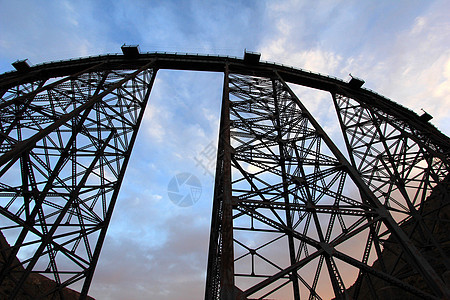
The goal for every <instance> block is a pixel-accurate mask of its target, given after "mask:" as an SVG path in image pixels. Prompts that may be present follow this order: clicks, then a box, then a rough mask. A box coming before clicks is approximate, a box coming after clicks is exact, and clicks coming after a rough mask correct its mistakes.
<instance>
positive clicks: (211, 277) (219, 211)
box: [205, 65, 236, 300]
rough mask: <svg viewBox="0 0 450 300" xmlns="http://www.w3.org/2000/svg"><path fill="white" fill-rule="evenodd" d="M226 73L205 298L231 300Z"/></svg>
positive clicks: (231, 215) (227, 74)
mask: <svg viewBox="0 0 450 300" xmlns="http://www.w3.org/2000/svg"><path fill="white" fill-rule="evenodd" d="M228 76H229V71H228V65H226V66H225V71H224V83H223V94H222V109H221V117H220V129H219V143H218V152H217V165H216V175H215V186H214V199H213V211H212V219H211V233H210V245H209V254H208V270H207V275H206V276H207V278H206V292H205V299H215V298H219V297H220V299H223V300H232V299H235V298H236V295H235V294H234V290H235V287H234V250H233V210H232V209H233V207H232V201H231V152H232V148H231V145H230V99H229V86H228V85H229V77H228Z"/></svg>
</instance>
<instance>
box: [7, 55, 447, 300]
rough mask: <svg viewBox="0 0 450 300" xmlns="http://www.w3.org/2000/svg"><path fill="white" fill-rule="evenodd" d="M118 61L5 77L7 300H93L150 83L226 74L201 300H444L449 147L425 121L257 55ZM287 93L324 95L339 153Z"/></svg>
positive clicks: (89, 61) (53, 66) (25, 70)
mask: <svg viewBox="0 0 450 300" xmlns="http://www.w3.org/2000/svg"><path fill="white" fill-rule="evenodd" d="M123 53H124V55H105V56H99V57H90V58H83V59H76V60H69V61H61V62H54V63H49V64H42V65H37V66H31V67H30V66H28V64H26V62H24V61H19V62H16V65H17V66H18V68H17V71H15V72H10V73H5V74H3V75H0V96H1V100H0V120H1V123H0V133H1V134H0V141H1V143H0V152H1V153H0V176H1V179H0V214H1V215H2V218H1V219H0V230H1V232H2V234H3V235H4V236H5V237H6V239H7V241H8V242H9V243H10V245H9V246H8V245H5V246H4V247H2V248H1V250H0V254H1V261H2V262H3V264H2V266H1V269H0V285H1V284H2V283H4V282H6V281H10V282H13V288H12V290H11V292H10V299H14V298H15V297H17V296H18V295H21V293H23V290H22V287H23V285H24V284H25V283H26V281H27V278H28V277H29V276H30V274H32V273H40V274H44V275H46V276H48V277H50V278H52V279H53V280H54V281H55V282H56V287H55V288H54V289H53V290H52V291H49V292H48V295H51V294H54V295H57V296H59V297H61V298H62V297H63V295H62V292H61V291H62V289H63V288H64V287H66V286H70V285H71V284H73V283H75V282H81V283H82V286H83V288H82V290H81V298H83V299H84V298H85V297H86V296H87V293H88V289H89V286H90V284H91V281H92V277H93V273H94V269H95V266H96V263H97V261H98V259H99V255H100V250H101V247H102V244H103V241H104V239H105V235H106V230H107V228H108V225H109V222H110V219H111V215H112V212H113V209H114V205H115V203H116V201H117V198H118V193H119V188H120V185H121V182H122V180H123V177H124V173H125V170H126V166H127V163H128V160H129V157H130V153H131V150H132V148H133V144H134V141H135V139H136V135H137V131H138V129H139V125H140V123H141V120H142V117H143V113H144V108H145V106H146V104H147V101H148V99H149V96H150V92H151V89H152V85H153V82H154V80H155V76H156V73H157V70H159V69H180V70H199V71H215V72H223V73H224V85H223V98H222V112H221V121H220V134H219V145H218V154H217V168H216V181H215V191H214V199H213V201H214V202H213V211H212V222H211V236H210V247H209V256H208V269H207V278H206V293H205V298H206V299H266V298H267V297H270V298H276V297H279V298H283V299H288V298H292V299H300V298H306V297H308V298H309V299H323V298H327V297H336V298H338V299H357V298H358V297H360V298H362V297H363V296H362V295H364V293H366V294H367V293H368V295H371V297H373V298H374V299H376V298H377V297H382V292H380V290H381V289H380V287H384V288H385V287H390V288H392V287H394V288H396V289H398V291H400V292H401V293H406V294H408V293H409V294H413V295H418V296H420V297H422V298H425V299H441V298H450V291H449V285H448V282H446V281H445V280H446V276H447V275H446V274H448V272H449V268H450V261H449V257H448V256H449V246H448V241H449V238H447V237H446V236H447V235H446V234H443V235H442V234H439V233H440V232H442V230H444V232H445V231H446V230H447V228H448V222H449V217H448V214H447V213H446V212H447V211H448V205H449V200H450V199H449V194H448V193H449V192H448V177H449V176H448V175H449V170H450V157H449V155H450V140H449V138H448V137H446V136H445V135H443V134H442V133H440V132H439V131H438V130H437V129H436V128H435V127H433V126H432V125H431V124H429V123H428V122H427V121H428V119H424V118H421V117H419V116H418V115H416V114H415V113H413V112H412V111H409V110H408V109H406V108H404V107H402V106H400V105H398V104H396V103H394V102H392V101H391V100H388V99H386V98H384V97H382V96H380V95H378V94H376V93H374V92H371V91H369V90H365V89H362V88H361V86H362V84H363V83H364V82H363V81H361V80H359V79H357V78H352V80H350V82H344V81H341V80H339V79H336V78H331V77H327V76H324V75H320V74H315V73H311V72H308V71H304V70H299V69H294V68H290V67H286V66H281V65H276V64H271V63H265V62H260V61H259V55H258V54H256V53H250V52H248V53H246V55H245V57H244V59H238V58H232V57H220V56H202V55H188V54H167V53H147V54H140V53H139V51H137V49H135V48H133V47H128V48H127V47H124V48H123ZM288 83H289V84H288ZM292 84H298V85H302V86H305V87H310V88H314V89H319V90H323V91H328V92H329V93H330V94H331V98H332V102H333V103H334V107H335V109H336V112H337V116H338V120H339V123H340V124H339V126H340V128H341V130H342V133H343V141H344V143H345V146H344V147H345V148H344V149H339V148H338V146H337V145H336V142H334V141H333V140H332V139H331V138H330V137H329V136H328V135H327V133H326V132H325V130H324V129H323V128H322V127H321V126H320V124H319V123H318V122H317V121H316V120H315V119H314V117H313V116H312V115H311V113H310V112H309V111H308V110H307V109H306V107H305V106H304V104H303V102H302V101H301V100H300V99H299V98H298V97H297V96H296V94H295V93H294V92H293V91H292V89H291V87H292ZM344 150H345V151H344ZM442 228H443V229H442ZM16 257H17V258H19V259H20V261H19V260H17V259H16ZM447 277H448V276H447ZM411 278H414V282H412V281H411V280H412V279H411ZM350 286H351V287H350ZM364 289H365V290H366V291H363V290H364ZM367 290H368V292H367ZM48 295H39V296H42V297H45V296H48Z"/></svg>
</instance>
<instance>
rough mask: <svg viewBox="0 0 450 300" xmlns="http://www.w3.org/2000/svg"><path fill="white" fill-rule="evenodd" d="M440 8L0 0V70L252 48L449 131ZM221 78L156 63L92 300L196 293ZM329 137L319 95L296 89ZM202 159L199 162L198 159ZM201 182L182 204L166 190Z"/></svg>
mask: <svg viewBox="0 0 450 300" xmlns="http://www.w3.org/2000/svg"><path fill="white" fill-rule="evenodd" d="M449 15H450V5H449V4H448V1H445V0H441V1H440V0H436V1H433V0H422V1H419V0H408V1H406V0H404V1H401V0H397V1H391V0H385V1H361V0H359V1H337V0H336V1H333V0H328V1H306V0H281V1H262V0H260V1H256V0H255V1H251V0H249V1H222V0H215V1H206V0H203V1H201V0H198V1H194V0H191V1H170V0H165V1H152V0H148V1H144V0H141V1H139V0H128V1H125V0H116V1H106V0H103V1H102V0H99V1H64V0H61V1H51V0H49V1H43V0H34V1H31V0H30V1H25V0H16V1H6V0H0V73H3V72H7V71H11V70H13V68H12V66H11V63H12V62H13V61H15V60H17V59H25V58H28V60H29V63H30V64H32V65H33V64H39V63H44V62H48V61H54V60H62V59H70V58H78V57H85V56H90V55H100V54H106V53H118V52H120V46H121V45H122V44H124V43H126V44H139V46H140V50H141V52H154V51H167V52H188V53H201V54H220V55H230V56H238V57H242V55H243V52H244V49H247V50H250V51H256V52H260V53H261V59H262V60H266V61H273V62H277V63H281V64H285V65H290V66H294V67H297V68H302V69H306V70H310V71H313V72H319V73H323V74H328V75H332V76H336V77H338V78H342V79H345V80H346V79H348V78H349V76H348V74H349V73H351V74H353V75H355V76H358V77H360V78H363V79H364V80H365V81H366V83H365V85H364V87H366V88H369V89H372V90H374V91H376V92H377V93H379V94H382V95H384V96H386V97H388V98H390V99H392V100H394V101H396V102H398V103H400V104H401V105H403V106H406V107H408V108H410V109H412V110H413V111H415V112H416V113H418V114H421V113H422V111H421V109H424V110H425V111H427V112H428V113H430V114H431V115H432V116H433V117H434V118H433V120H431V123H432V124H434V125H435V126H436V127H437V128H438V129H440V130H441V131H442V132H443V133H445V134H447V135H449V134H450V19H449V18H448V16H449ZM222 82H223V75H222V74H216V73H208V72H187V71H169V70H162V71H159V72H158V76H157V79H156V82H155V85H154V88H153V90H152V93H151V97H150V101H149V105H148V107H147V108H146V112H145V116H144V120H143V123H142V125H141V128H140V131H139V134H138V139H137V142H136V145H135V147H134V149H133V153H132V157H131V161H130V164H129V166H128V170H127V174H126V176H125V180H124V182H123V186H122V189H121V192H120V195H119V200H118V203H117V206H116V208H115V211H114V214H113V218H112V221H111V225H110V228H109V229H108V235H107V238H106V240H105V244H104V246H103V250H102V254H101V256H100V261H99V263H98V266H97V269H96V273H95V276H94V280H93V283H92V285H91V288H90V295H91V296H93V297H95V298H96V299H181V298H182V299H200V298H202V297H203V294H204V282H205V276H206V260H207V249H208V237H209V227H210V219H211V218H210V215H211V204H212V186H213V182H214V180H213V175H212V174H213V172H214V163H215V161H214V160H215V158H214V157H215V155H214V152H213V151H214V149H215V147H216V145H217V135H218V123H219V122H218V121H219V120H218V118H219V110H220V100H221V92H222ZM294 90H295V91H296V92H297V95H298V96H299V98H300V99H301V100H302V101H303V102H304V104H305V105H306V106H307V107H308V108H309V109H310V111H311V112H312V114H313V115H314V116H315V117H316V119H317V120H318V121H319V122H320V123H321V125H322V126H323V127H324V128H325V129H326V131H327V132H328V134H329V135H330V136H332V137H333V138H335V139H336V140H337V143H339V140H341V139H342V138H341V137H340V132H339V127H338V126H337V124H336V122H335V121H336V116H335V112H334V109H333V107H332V102H331V99H330V97H329V96H328V95H326V94H324V93H320V92H315V91H312V90H309V89H304V88H303V89H302V88H299V87H294ZM199 162H201V163H199ZM181 173H189V174H192V175H194V176H195V177H196V178H198V179H199V182H200V184H201V195H200V196H199V198H198V199H195V200H198V201H197V202H196V203H195V204H194V205H192V206H189V207H181V206H178V205H176V204H174V203H173V202H172V201H171V200H170V198H169V193H168V190H170V189H171V186H170V182H171V180H172V179H173V178H174V176H177V175H178V174H181Z"/></svg>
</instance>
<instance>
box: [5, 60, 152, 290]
mask: <svg viewBox="0 0 450 300" xmlns="http://www.w3.org/2000/svg"><path fill="white" fill-rule="evenodd" d="M155 75H156V71H155V70H153V69H150V68H147V67H145V68H140V69H138V70H129V71H128V70H100V71H94V70H85V71H83V72H80V73H78V74H75V75H72V76H67V77H61V78H56V79H54V78H53V79H50V80H47V81H45V80H42V81H40V82H38V83H35V84H29V85H22V86H16V87H14V88H10V89H8V90H7V91H5V92H4V93H3V97H2V98H1V101H0V119H1V125H0V126H1V127H0V130H1V136H0V143H1V144H0V150H1V153H0V155H1V158H0V160H1V166H0V174H1V177H2V181H1V185H0V213H1V214H2V216H3V218H2V220H1V223H0V231H1V233H2V234H3V236H4V237H5V238H6V241H7V243H8V244H9V246H8V244H7V243H5V245H3V244H2V245H3V247H2V249H1V250H0V251H1V253H0V254H1V259H2V268H1V272H0V282H10V285H11V286H12V290H11V291H9V293H10V295H9V296H10V298H15V297H20V296H25V295H27V293H29V291H27V289H24V288H23V287H24V286H26V285H27V284H28V281H29V279H28V278H29V276H30V274H33V273H39V274H42V275H46V276H47V277H49V278H51V279H53V280H54V281H55V282H56V285H55V286H54V288H53V289H50V290H47V291H45V293H46V294H48V295H51V294H55V293H56V294H58V293H59V295H60V296H61V297H62V294H61V293H62V292H61V290H62V288H64V287H66V286H68V285H70V284H72V283H74V282H78V281H81V282H82V283H84V289H86V291H87V288H88V287H89V284H90V280H91V279H92V275H93V271H94V268H95V264H96V262H97V259H98V255H99V251H100V248H101V245H102V243H103V239H104V237H105V233H106V228H107V227H108V224H109V221H110V218H111V213H112V210H113V207H114V204H115V201H116V198H117V194H118V191H119V187H120V184H121V182H122V179H123V174H124V171H125V167H126V164H127V161H128V158H129V156H130V152H131V148H132V145H133V143H134V140H135V138H136V134H137V129H138V127H139V124H140V121H141V119H142V116H143V111H144V108H145V105H146V103H147V100H148V98H149V94H150V90H151V86H152V83H153V80H154V77H155ZM30 278H31V277H30ZM27 296H33V297H38V296H39V297H45V296H46V295H27Z"/></svg>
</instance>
